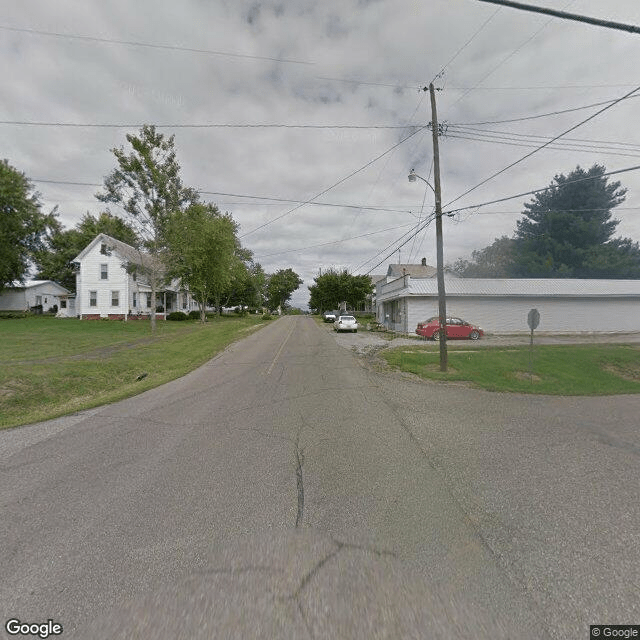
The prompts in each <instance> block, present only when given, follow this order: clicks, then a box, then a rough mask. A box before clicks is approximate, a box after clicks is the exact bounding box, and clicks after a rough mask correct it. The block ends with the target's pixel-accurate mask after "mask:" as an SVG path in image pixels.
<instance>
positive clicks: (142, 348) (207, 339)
mask: <svg viewBox="0 0 640 640" xmlns="http://www.w3.org/2000/svg"><path fill="white" fill-rule="evenodd" d="M264 324H265V322H264V321H263V320H262V318H261V316H246V317H244V318H239V317H223V318H215V319H212V320H210V321H209V322H208V323H207V324H205V325H202V324H200V323H199V322H197V321H185V322H165V321H158V328H157V331H156V334H155V335H152V334H151V331H150V328H149V323H148V322H146V321H135V322H121V321H115V320H112V321H99V320H76V319H61V318H51V317H42V316H40V317H37V316H36V317H29V318H25V319H14V320H0V336H1V340H0V428H2V427H10V426H16V425H19V424H28V423H31V422H36V421H39V420H45V419H48V418H54V417H56V416H60V415H64V414H67V413H72V412H74V411H78V410H80V409H87V408H89V407H95V406H98V405H101V404H105V403H107V402H113V401H115V400H121V399H122V398H127V397H129V396H133V395H136V394H138V393H140V392H142V391H145V390H147V389H151V388H153V387H157V386H158V385H160V384H163V383H165V382H168V381H169V380H173V379H175V378H178V377H180V376H182V375H184V374H185V373H187V372H189V371H191V370H193V369H195V368H196V367H198V366H199V365H201V364H203V363H204V362H206V361H207V360H209V359H211V358H212V357H213V356H214V355H215V354H216V353H218V352H219V351H221V350H222V349H224V348H225V347H226V346H227V345H228V344H230V343H231V342H233V341H234V340H237V339H238V338H241V337H244V336H246V335H248V334H249V333H250V332H251V331H253V330H255V329H257V328H259V327H260V326H263V325H264ZM144 374H146V375H145V376H144V377H142V376H143V375H144ZM139 376H140V377H142V379H140V380H138V379H137V378H138V377H139Z"/></svg>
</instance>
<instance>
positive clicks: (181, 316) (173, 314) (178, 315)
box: [167, 311, 189, 320]
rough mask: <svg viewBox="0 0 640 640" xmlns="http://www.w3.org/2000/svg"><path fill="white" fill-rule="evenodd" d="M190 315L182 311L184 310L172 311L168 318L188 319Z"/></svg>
mask: <svg viewBox="0 0 640 640" xmlns="http://www.w3.org/2000/svg"><path fill="white" fill-rule="evenodd" d="M188 317H189V316H187V314H186V313H182V311H172V312H171V313H170V314H169V315H168V316H167V320H187V319H188Z"/></svg>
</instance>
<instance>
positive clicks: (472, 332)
mask: <svg viewBox="0 0 640 640" xmlns="http://www.w3.org/2000/svg"><path fill="white" fill-rule="evenodd" d="M438 329H439V324H438V317H437V316H435V317H433V318H429V319H428V320H425V322H419V323H418V326H417V327H416V333H417V334H418V335H419V336H422V337H423V338H427V339H429V340H440V332H439V330H438ZM483 335H484V331H483V330H482V329H481V328H480V327H476V326H475V325H473V324H469V323H468V322H465V321H464V320H461V319H460V318H447V340H454V339H456V338H468V339H469V340H477V339H478V338H479V337H480V336H483Z"/></svg>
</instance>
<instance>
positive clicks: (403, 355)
mask: <svg viewBox="0 0 640 640" xmlns="http://www.w3.org/2000/svg"><path fill="white" fill-rule="evenodd" d="M438 349H439V347H438V346H437V345H436V346H435V347H431V348H425V347H404V348H398V349H393V350H389V351H387V352H385V353H383V354H382V355H383V357H384V358H385V359H386V360H387V362H388V363H389V364H390V365H391V366H393V367H396V368H399V369H401V370H402V371H408V372H411V373H414V374H416V375H418V376H420V377H422V378H426V379H430V380H446V381H466V382H469V383H471V384H472V385H473V386H476V387H479V388H482V389H487V390H489V391H509V392H519V393H539V394H550V395H576V396H582V395H594V396H595V395H613V394H619V393H640V346H638V345H570V346H564V345H562V346H555V345H554V346H551V345H542V346H536V347H534V349H533V365H532V369H531V370H532V372H533V375H532V376H531V375H529V371H530V364H529V347H508V348H498V349H494V348H487V347H484V348H478V347H476V348H475V349H474V347H473V346H468V347H464V348H463V347H455V348H452V349H449V351H448V354H449V371H447V373H442V372H441V371H440V367H439V362H440V356H439V351H438Z"/></svg>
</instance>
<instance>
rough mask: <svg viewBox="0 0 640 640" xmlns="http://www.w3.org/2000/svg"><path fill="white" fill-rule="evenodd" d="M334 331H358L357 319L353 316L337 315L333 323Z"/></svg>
mask: <svg viewBox="0 0 640 640" xmlns="http://www.w3.org/2000/svg"><path fill="white" fill-rule="evenodd" d="M333 329H334V331H353V332H354V333H358V321H357V320H356V319H355V318H354V317H353V316H338V319H337V320H336V321H335V322H334V323H333Z"/></svg>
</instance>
